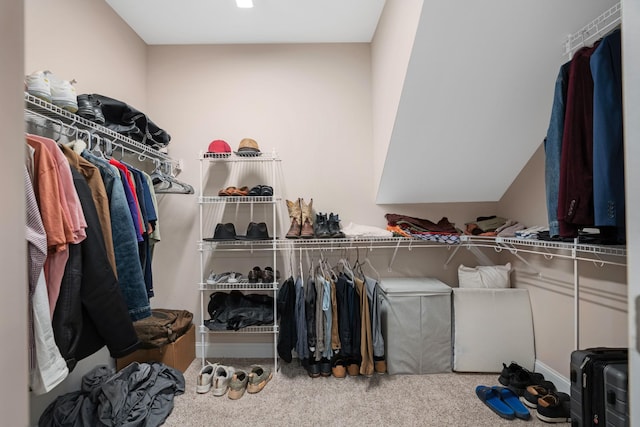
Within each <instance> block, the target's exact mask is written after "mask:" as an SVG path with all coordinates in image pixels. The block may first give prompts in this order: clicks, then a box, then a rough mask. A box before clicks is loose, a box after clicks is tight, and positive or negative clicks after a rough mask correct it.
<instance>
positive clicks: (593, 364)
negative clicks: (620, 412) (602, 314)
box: [570, 347, 628, 427]
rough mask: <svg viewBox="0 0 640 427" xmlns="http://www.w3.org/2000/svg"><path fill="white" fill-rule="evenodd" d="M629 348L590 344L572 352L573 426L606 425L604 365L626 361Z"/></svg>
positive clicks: (597, 426) (594, 426)
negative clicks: (583, 348) (587, 347)
mask: <svg viewBox="0 0 640 427" xmlns="http://www.w3.org/2000/svg"><path fill="white" fill-rule="evenodd" d="M627 358H628V353H627V349H626V348H605V347H598V348H589V349H586V350H575V351H573V352H572V353H571V371H570V377H571V426H572V427H587V426H588V427H601V426H604V425H605V417H606V416H605V410H606V407H605V396H604V372H603V371H604V367H605V366H607V365H608V364H609V363H611V362H621V361H623V362H624V361H626V360H627Z"/></svg>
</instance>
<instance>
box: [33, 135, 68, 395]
mask: <svg viewBox="0 0 640 427" xmlns="http://www.w3.org/2000/svg"><path fill="white" fill-rule="evenodd" d="M27 148H30V147H27ZM28 161H29V160H28ZM29 170H32V171H34V173H35V172H36V168H34V167H33V166H31V165H30V166H29V167H27V166H25V168H24V192H25V207H26V223H25V235H26V240H27V249H28V254H29V256H28V259H27V264H28V279H29V316H28V317H29V388H30V389H31V391H33V392H34V393H36V394H44V393H47V392H49V391H51V390H52V389H53V388H54V387H56V386H57V385H58V384H60V383H61V382H62V381H63V380H64V379H65V378H66V377H67V376H68V375H69V370H68V369H67V365H66V363H65V361H64V359H63V358H62V355H61V354H60V351H59V349H58V347H57V346H56V343H55V339H54V335H53V329H52V326H51V318H50V314H49V300H48V296H47V285H46V283H45V279H44V263H45V258H46V256H47V236H46V232H45V228H44V224H43V222H42V217H41V215H40V211H39V208H38V202H37V200H36V196H35V192H34V188H33V183H32V180H31V175H30V174H29V172H28V171H29Z"/></svg>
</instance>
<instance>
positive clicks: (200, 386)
mask: <svg viewBox="0 0 640 427" xmlns="http://www.w3.org/2000/svg"><path fill="white" fill-rule="evenodd" d="M217 367H218V364H217V363H214V364H211V363H209V362H207V364H206V365H205V366H204V367H203V368H202V369H200V373H198V380H197V383H196V393H207V392H208V391H209V390H211V380H212V379H213V373H214V372H215V371H216V368H217Z"/></svg>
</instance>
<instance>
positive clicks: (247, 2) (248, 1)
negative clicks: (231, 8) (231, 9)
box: [236, 0, 253, 9]
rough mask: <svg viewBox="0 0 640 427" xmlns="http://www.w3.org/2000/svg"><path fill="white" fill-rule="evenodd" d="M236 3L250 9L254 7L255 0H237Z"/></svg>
mask: <svg viewBox="0 0 640 427" xmlns="http://www.w3.org/2000/svg"><path fill="white" fill-rule="evenodd" d="M236 5H237V6H238V7H241V8H243V9H249V8H252V7H253V0H236Z"/></svg>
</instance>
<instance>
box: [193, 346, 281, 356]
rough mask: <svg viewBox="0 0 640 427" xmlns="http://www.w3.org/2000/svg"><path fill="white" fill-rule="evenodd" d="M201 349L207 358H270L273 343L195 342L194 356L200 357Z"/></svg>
mask: <svg viewBox="0 0 640 427" xmlns="http://www.w3.org/2000/svg"><path fill="white" fill-rule="evenodd" d="M203 350H204V354H205V357H207V358H218V357H228V358H234V359H235V358H258V359H262V358H272V357H273V343H224V345H210V344H207V343H205V345H204V347H203V345H202V343H201V342H196V357H202V355H203Z"/></svg>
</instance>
